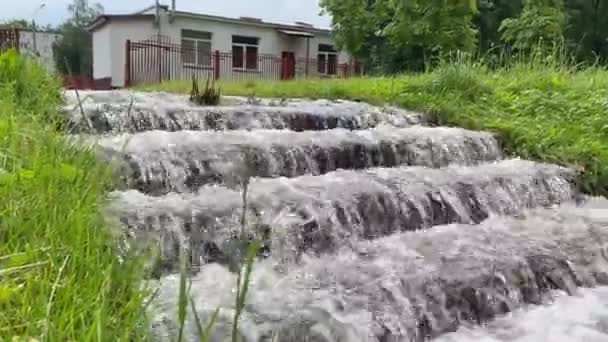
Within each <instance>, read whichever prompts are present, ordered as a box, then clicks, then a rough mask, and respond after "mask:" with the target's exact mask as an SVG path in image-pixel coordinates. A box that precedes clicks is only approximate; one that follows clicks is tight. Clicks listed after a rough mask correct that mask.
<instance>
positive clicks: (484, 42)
mask: <svg viewBox="0 0 608 342" xmlns="http://www.w3.org/2000/svg"><path fill="white" fill-rule="evenodd" d="M522 6H523V4H522V0H479V2H478V14H477V15H476V16H475V18H474V19H473V23H474V24H475V26H476V27H477V30H478V39H479V50H480V52H481V53H482V54H483V53H486V52H490V53H492V52H496V53H499V52H500V49H497V48H498V47H500V46H501V45H502V40H501V37H500V32H499V28H500V24H501V23H502V21H503V20H505V19H507V18H512V17H517V16H518V15H519V14H520V13H521V10H522Z"/></svg>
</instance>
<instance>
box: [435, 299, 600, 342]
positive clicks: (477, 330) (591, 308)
mask: <svg viewBox="0 0 608 342" xmlns="http://www.w3.org/2000/svg"><path fill="white" fill-rule="evenodd" d="M435 341H437V342H605V341H608V287H601V288H596V289H579V291H578V293H576V294H575V295H573V296H567V295H566V294H565V293H556V294H555V297H554V301H553V302H552V303H547V304H545V305H544V306H539V307H529V308H527V309H525V310H518V311H516V312H514V313H511V314H509V315H508V316H505V317H501V318H498V319H497V320H495V321H494V322H491V323H490V324H488V325H486V326H484V327H462V328H460V329H459V330H458V331H457V332H455V333H450V334H446V335H444V336H441V337H440V338H437V339H436V340H435Z"/></svg>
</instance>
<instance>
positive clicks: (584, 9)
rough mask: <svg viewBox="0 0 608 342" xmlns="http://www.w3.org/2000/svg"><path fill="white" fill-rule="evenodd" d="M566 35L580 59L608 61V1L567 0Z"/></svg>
mask: <svg viewBox="0 0 608 342" xmlns="http://www.w3.org/2000/svg"><path fill="white" fill-rule="evenodd" d="M565 8H566V11H567V13H568V26H567V28H566V37H567V38H568V41H569V42H570V44H569V45H570V48H571V49H572V50H573V51H574V52H576V55H577V56H578V58H579V59H580V60H588V61H591V62H595V61H596V59H599V61H600V62H601V63H603V64H606V63H607V62H608V39H606V38H608V2H607V1H605V0H565Z"/></svg>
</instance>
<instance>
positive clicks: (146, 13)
mask: <svg viewBox="0 0 608 342" xmlns="http://www.w3.org/2000/svg"><path fill="white" fill-rule="evenodd" d="M155 9H156V7H155V6H150V7H146V8H144V9H143V10H140V11H137V12H135V13H131V14H104V15H100V16H99V17H97V18H96V19H95V20H93V22H91V23H90V24H89V26H88V27H87V29H88V30H89V31H91V32H93V31H96V30H98V29H100V28H101V27H103V26H105V25H106V24H107V23H109V22H110V21H111V20H112V19H139V18H154V17H155V14H154V11H155ZM160 9H162V10H163V11H164V12H169V7H168V6H166V5H162V6H160ZM150 11H152V13H150ZM175 17H176V18H192V19H201V20H208V21H216V22H227V23H234V24H241V25H249V26H257V27H268V28H274V29H278V30H284V31H289V32H290V33H291V34H292V35H295V34H297V33H300V35H306V33H308V34H310V33H321V34H329V33H330V32H331V31H330V30H329V29H324V28H318V27H314V26H312V25H310V24H307V23H303V22H296V23H294V24H284V23H276V22H268V21H264V20H261V19H257V18H247V17H241V18H231V17H224V16H218V15H211V14H201V13H194V12H184V11H175ZM306 36H308V35H306Z"/></svg>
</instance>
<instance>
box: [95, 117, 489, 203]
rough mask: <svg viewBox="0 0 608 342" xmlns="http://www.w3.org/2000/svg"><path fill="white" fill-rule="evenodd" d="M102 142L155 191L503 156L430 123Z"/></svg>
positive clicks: (136, 182)
mask: <svg viewBox="0 0 608 342" xmlns="http://www.w3.org/2000/svg"><path fill="white" fill-rule="evenodd" d="M99 145H101V146H102V147H104V148H105V150H106V155H107V156H108V158H109V159H114V160H116V159H117V160H118V161H119V162H121V161H122V162H123V163H124V164H125V173H126V174H125V176H126V179H127V184H128V186H129V188H133V189H137V190H140V191H142V192H145V193H149V194H156V195H158V194H166V193H168V192H190V191H196V190H197V189H198V188H199V187H201V186H202V185H205V184H209V183H220V184H235V183H238V180H239V178H241V177H242V176H243V175H248V176H258V177H279V176H283V177H297V176H301V175H305V174H312V175H320V174H324V173H327V172H330V171H334V170H337V169H362V168H369V167H375V166H388V167H392V166H397V165H424V166H429V167H440V166H447V165H449V164H460V165H473V164H477V163H480V162H485V161H494V160H498V159H500V158H501V152H500V148H499V146H498V144H497V142H496V140H495V139H494V137H493V136H492V135H490V134H487V133H477V132H471V131H466V130H462V129H456V128H436V129H435V128H428V127H414V128H401V129H395V128H392V127H379V128H376V129H372V130H365V131H348V130H345V129H335V130H328V131H320V132H302V133H296V132H293V131H286V130H255V131H251V132H248V131H230V132H198V131H182V132H175V133H170V132H163V131H151V132H145V133H139V134H135V135H121V136H115V137H103V138H100V139H99ZM129 183H130V184H129Z"/></svg>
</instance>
